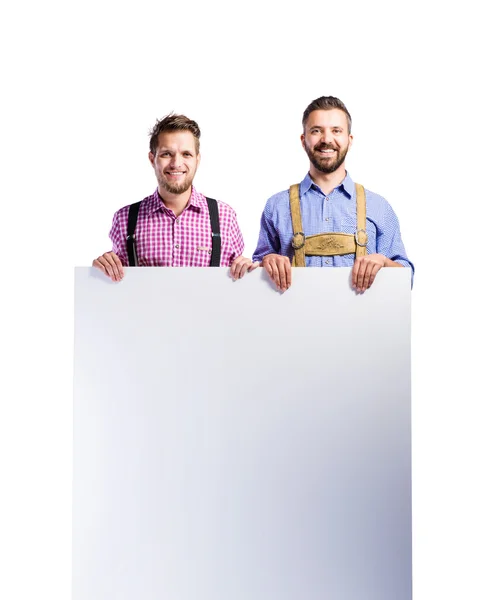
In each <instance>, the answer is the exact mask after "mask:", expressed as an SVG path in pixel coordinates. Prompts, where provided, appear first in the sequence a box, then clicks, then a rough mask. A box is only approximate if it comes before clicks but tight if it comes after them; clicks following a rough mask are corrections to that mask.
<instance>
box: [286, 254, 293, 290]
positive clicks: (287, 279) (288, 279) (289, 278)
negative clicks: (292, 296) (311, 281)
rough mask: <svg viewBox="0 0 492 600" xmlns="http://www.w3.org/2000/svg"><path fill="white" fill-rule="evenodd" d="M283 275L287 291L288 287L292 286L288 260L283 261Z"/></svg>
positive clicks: (290, 268) (290, 267)
mask: <svg viewBox="0 0 492 600" xmlns="http://www.w3.org/2000/svg"><path fill="white" fill-rule="evenodd" d="M285 274H286V281H287V289H289V288H290V286H291V285H292V265H291V264H290V260H289V259H287V260H286V261H285Z"/></svg>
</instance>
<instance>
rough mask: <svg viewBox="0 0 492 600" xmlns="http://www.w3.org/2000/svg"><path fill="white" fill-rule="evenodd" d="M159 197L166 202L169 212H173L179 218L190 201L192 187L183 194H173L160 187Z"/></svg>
mask: <svg viewBox="0 0 492 600" xmlns="http://www.w3.org/2000/svg"><path fill="white" fill-rule="evenodd" d="M159 196H160V197H161V199H162V201H163V202H164V206H165V207H166V208H169V210H172V211H173V213H174V214H175V215H176V216H177V217H179V215H180V214H181V213H182V212H183V211H184V209H185V208H186V207H187V205H188V202H189V201H190V198H191V186H190V187H189V188H188V189H187V190H186V192H183V193H182V194H172V193H171V192H168V191H167V190H164V189H162V188H161V187H160V186H159Z"/></svg>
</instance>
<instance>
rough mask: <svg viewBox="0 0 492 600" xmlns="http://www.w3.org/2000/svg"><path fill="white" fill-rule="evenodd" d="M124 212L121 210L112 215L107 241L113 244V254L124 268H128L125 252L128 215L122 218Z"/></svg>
mask: <svg viewBox="0 0 492 600" xmlns="http://www.w3.org/2000/svg"><path fill="white" fill-rule="evenodd" d="M124 210H125V209H121V210H119V211H118V212H116V213H115V214H114V217H113V224H112V226H111V231H110V232H109V239H110V240H111V242H112V243H113V252H114V253H115V254H116V255H117V256H118V258H119V259H120V260H121V264H122V265H123V266H124V267H128V265H129V262H128V253H127V251H126V235H125V234H126V226H127V223H128V214H127V215H126V219H125V218H124V214H123V213H124Z"/></svg>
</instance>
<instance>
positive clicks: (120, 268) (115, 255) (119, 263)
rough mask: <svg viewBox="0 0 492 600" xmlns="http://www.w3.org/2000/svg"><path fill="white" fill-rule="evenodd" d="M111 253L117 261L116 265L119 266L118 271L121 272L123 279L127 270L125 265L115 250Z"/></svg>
mask: <svg viewBox="0 0 492 600" xmlns="http://www.w3.org/2000/svg"><path fill="white" fill-rule="evenodd" d="M111 255H112V256H113V259H114V262H115V263H116V266H117V267H118V271H119V273H120V276H121V279H123V277H124V276H125V270H124V269H123V265H122V263H121V260H120V257H119V256H118V255H117V254H115V253H114V252H111Z"/></svg>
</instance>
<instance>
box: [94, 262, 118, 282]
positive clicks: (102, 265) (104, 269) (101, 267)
mask: <svg viewBox="0 0 492 600" xmlns="http://www.w3.org/2000/svg"><path fill="white" fill-rule="evenodd" d="M103 261H104V257H103V256H100V257H99V258H95V259H94V260H93V261H92V266H93V267H96V269H99V271H102V272H103V273H104V275H106V277H109V278H110V279H113V277H112V276H111V273H110V272H109V271H108V269H107V267H106V264H105V263H104V262H103Z"/></svg>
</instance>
